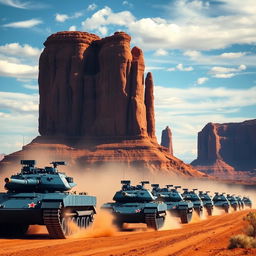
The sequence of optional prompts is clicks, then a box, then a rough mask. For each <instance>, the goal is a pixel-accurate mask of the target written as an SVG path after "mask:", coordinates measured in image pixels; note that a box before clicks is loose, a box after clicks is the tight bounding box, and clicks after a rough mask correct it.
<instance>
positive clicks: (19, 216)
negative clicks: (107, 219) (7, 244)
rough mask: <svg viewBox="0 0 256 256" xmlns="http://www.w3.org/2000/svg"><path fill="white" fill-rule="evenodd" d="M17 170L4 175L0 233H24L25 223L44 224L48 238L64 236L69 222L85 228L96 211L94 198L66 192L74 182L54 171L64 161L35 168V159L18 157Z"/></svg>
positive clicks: (69, 231)
mask: <svg viewBox="0 0 256 256" xmlns="http://www.w3.org/2000/svg"><path fill="white" fill-rule="evenodd" d="M21 164H22V165H23V167H22V169H21V172H20V173H18V174H16V175H12V176H11V178H5V189H6V190H7V193H0V235H1V236H8V235H22V234H25V233H26V231H27V229H28V227H29V225H35V224H37V225H46V227H47V230H48V232H49V234H50V236H51V237H52V238H66V236H67V235H70V234H71V233H72V229H71V228H70V226H71V225H69V224H70V223H71V222H75V223H76V224H77V226H79V227H81V228H86V227H87V226H89V225H90V223H92V222H93V215H94V214H95V213H96V210H95V206H96V197H94V196H88V195H86V193H79V194H76V193H69V192H68V191H69V190H71V189H72V188H73V187H74V186H76V184H75V183H74V181H73V178H72V177H67V176H66V175H65V173H62V172H59V171H58V170H57V166H58V165H64V164H65V162H52V163H51V164H52V165H53V166H52V167H50V166H49V167H44V168H37V167H35V164H36V162H35V160H21Z"/></svg>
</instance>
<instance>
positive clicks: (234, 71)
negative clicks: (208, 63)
mask: <svg viewBox="0 0 256 256" xmlns="http://www.w3.org/2000/svg"><path fill="white" fill-rule="evenodd" d="M244 70H246V66H245V65H243V64H242V65H240V66H239V67H237V68H227V67H212V68H211V70H210V71H209V74H211V75H212V76H213V77H215V78H231V77H234V76H235V75H238V74H239V72H241V71H244Z"/></svg>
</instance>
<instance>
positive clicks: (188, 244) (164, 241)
mask: <svg viewBox="0 0 256 256" xmlns="http://www.w3.org/2000/svg"><path fill="white" fill-rule="evenodd" d="M253 211H255V210H253ZM248 212H249V210H244V211H239V212H233V213H230V214H223V215H219V216H211V217H209V218H207V219H206V220H200V221H199V220H197V219H195V220H194V221H193V222H192V223H190V224H184V225H181V226H180V227H179V228H177V225H176V227H175V229H171V230H163V231H133V232H128V231H126V232H117V231H115V230H114V229H111V227H110V226H109V227H105V230H102V232H100V231H99V230H98V231H96V232H93V231H92V232H89V234H88V233H87V234H80V235H78V236H75V237H72V238H68V239H65V240H53V239H50V238H49V237H48V235H47V234H46V233H45V232H44V230H41V233H36V232H35V230H34V234H29V235H26V237H24V238H22V239H0V244H1V246H0V256H3V255H4V256H10V255H12V256H15V255H19V256H23V255H24V256H37V255H40V256H43V255H47V256H50V255H51V256H55V255H56V256H57V255H58V256H59V255H62V256H65V255H69V256H82V255H83V256H85V255H102V256H103V255H104V256H107V255H109V256H110V255H111V256H117V255H119V256H121V255H122V256H124V255H133V256H137V255H147V256H150V255H154V256H156V255H157V256H161V255H179V256H185V255H190V256H192V255H196V256H211V255H212V256H213V255H214V256H229V255H235V256H236V255H237V256H238V255H239V256H240V255H250V256H253V255H256V249H240V248H239V249H233V250H228V249H226V248H227V245H228V240H229V238H230V236H232V235H235V234H239V233H242V231H243V228H244V226H245V222H244V221H243V217H244V216H245V215H246V214H247V213H248ZM108 229H109V230H108ZM32 233H33V231H32ZM88 236H89V237H88Z"/></svg>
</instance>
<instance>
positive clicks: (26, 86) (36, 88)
mask: <svg viewBox="0 0 256 256" xmlns="http://www.w3.org/2000/svg"><path fill="white" fill-rule="evenodd" d="M22 87H24V88H26V89H30V90H38V85H31V84H24V85H22Z"/></svg>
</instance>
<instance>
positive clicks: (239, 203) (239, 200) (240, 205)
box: [235, 196, 244, 210]
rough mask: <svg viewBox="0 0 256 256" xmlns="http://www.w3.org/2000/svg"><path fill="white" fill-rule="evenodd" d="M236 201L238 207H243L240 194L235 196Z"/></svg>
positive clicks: (240, 208) (241, 208)
mask: <svg viewBox="0 0 256 256" xmlns="http://www.w3.org/2000/svg"><path fill="white" fill-rule="evenodd" d="M235 198H236V200H237V202H238V209H239V210H243V209H244V202H243V200H242V197H241V196H235Z"/></svg>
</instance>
